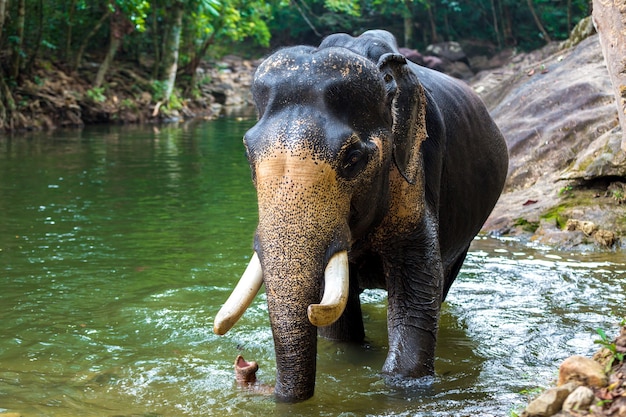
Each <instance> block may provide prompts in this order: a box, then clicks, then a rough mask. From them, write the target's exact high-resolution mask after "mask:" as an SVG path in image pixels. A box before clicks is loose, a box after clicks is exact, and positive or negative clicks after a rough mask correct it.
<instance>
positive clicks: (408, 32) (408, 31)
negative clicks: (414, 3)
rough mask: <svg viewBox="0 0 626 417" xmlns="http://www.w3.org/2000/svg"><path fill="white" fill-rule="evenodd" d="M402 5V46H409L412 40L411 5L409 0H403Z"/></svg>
mask: <svg viewBox="0 0 626 417" xmlns="http://www.w3.org/2000/svg"><path fill="white" fill-rule="evenodd" d="M404 7H406V10H405V15H404V47H405V48H410V47H411V42H412V41H413V7H411V0H404Z"/></svg>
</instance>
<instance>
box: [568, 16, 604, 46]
mask: <svg viewBox="0 0 626 417" xmlns="http://www.w3.org/2000/svg"><path fill="white" fill-rule="evenodd" d="M595 33H596V28H595V26H593V20H592V19H591V16H587V17H585V18H584V19H581V21H580V22H578V23H577V24H576V26H574V29H572V31H571V32H570V34H569V38H568V39H566V40H565V41H563V43H562V44H561V48H562V49H567V48H571V47H573V46H576V45H578V44H579V43H580V42H581V41H582V40H583V39H586V38H588V37H589V36H591V35H593V34H595Z"/></svg>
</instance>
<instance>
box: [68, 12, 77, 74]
mask: <svg viewBox="0 0 626 417" xmlns="http://www.w3.org/2000/svg"><path fill="white" fill-rule="evenodd" d="M76 1H77V0H72V1H71V3H70V7H69V11H68V13H67V35H66V36H65V59H66V60H67V62H70V56H71V53H72V28H73V26H74V11H75V10H76Z"/></svg>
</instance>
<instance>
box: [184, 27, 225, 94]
mask: <svg viewBox="0 0 626 417" xmlns="http://www.w3.org/2000/svg"><path fill="white" fill-rule="evenodd" d="M221 29H222V26H221V25H219V26H216V27H215V29H214V31H213V33H212V34H211V36H209V37H208V38H206V39H205V40H204V42H203V43H202V46H201V47H200V49H199V50H198V51H196V53H195V55H194V57H193V58H192V59H191V61H190V62H189V65H188V66H187V73H188V74H189V75H190V76H191V80H190V81H189V86H188V87H187V90H186V91H185V96H187V95H189V94H190V93H191V91H193V89H194V88H196V84H197V83H198V79H197V78H198V76H197V73H198V67H199V66H200V62H201V61H202V58H204V57H205V55H206V53H207V51H208V50H209V47H210V46H211V45H213V42H214V41H215V34H216V33H217V32H219V31H220V30H221Z"/></svg>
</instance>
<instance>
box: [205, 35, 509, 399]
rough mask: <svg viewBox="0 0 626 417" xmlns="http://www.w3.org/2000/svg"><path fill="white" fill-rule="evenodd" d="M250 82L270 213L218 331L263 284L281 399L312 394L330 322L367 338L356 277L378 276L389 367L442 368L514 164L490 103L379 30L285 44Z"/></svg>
mask: <svg viewBox="0 0 626 417" xmlns="http://www.w3.org/2000/svg"><path fill="white" fill-rule="evenodd" d="M251 90H252V95H253V98H254V101H255V104H256V108H257V111H258V120H257V122H256V124H255V125H254V126H253V127H252V128H250V129H249V130H248V131H247V132H246V133H245V135H244V139H243V141H244V145H245V150H246V155H247V158H248V162H249V164H250V168H251V173H252V181H253V183H254V186H255V188H256V193H257V199H258V215H259V218H258V226H257V228H256V231H255V234H254V243H253V248H254V251H253V255H252V257H251V259H250V262H249V264H248V266H247V268H246V270H245V271H244V273H243V275H242V277H241V279H240V281H239V282H238V284H237V285H236V287H235V289H234V290H233V292H232V294H231V295H230V297H229V298H228V300H227V301H226V303H225V304H224V305H223V306H222V308H221V309H220V311H219V312H218V314H217V315H216V317H215V322H214V329H213V330H214V332H215V333H216V334H219V335H222V334H225V333H226V332H227V331H228V330H229V329H230V328H231V327H232V326H233V325H234V324H235V322H236V321H237V320H238V319H239V318H240V317H241V315H242V314H243V313H244V311H245V309H246V308H247V307H248V306H249V305H250V303H251V302H252V300H253V298H254V297H255V295H256V294H257V292H258V291H259V290H260V288H261V286H262V285H263V284H264V285H265V291H266V296H267V304H268V311H269V315H270V326H271V328H272V334H273V338H274V349H275V355H276V366H277V370H276V386H275V399H276V400H277V401H281V402H299V401H304V400H306V399H309V398H310V397H312V396H313V395H314V389H315V373H316V355H317V352H316V349H317V335H318V332H319V334H320V336H322V337H326V338H329V339H332V340H337V341H345V342H355V343H362V342H363V341H364V340H365V331H364V325H363V318H362V314H361V305H360V298H359V297H360V293H361V292H362V291H363V290H364V289H367V288H382V289H385V290H386V291H387V297H388V310H387V327H388V343H389V346H388V349H389V350H388V355H387V358H386V360H385V362H384V365H383V367H382V375H384V376H385V378H386V380H389V381H396V380H398V379H399V380H401V381H404V380H405V379H411V380H412V379H418V378H422V377H424V376H431V375H434V358H435V344H436V338H437V329H438V319H439V314H440V308H441V304H442V302H443V301H444V299H445V297H446V295H447V293H448V290H449V288H450V285H451V284H452V282H453V281H454V279H455V277H456V276H457V274H458V273H459V270H460V269H461V266H462V264H463V262H464V259H465V257H466V254H467V252H468V249H469V246H470V243H471V242H472V240H473V239H474V238H475V236H476V235H477V234H478V233H479V232H480V230H481V227H482V225H483V224H484V222H485V220H486V219H487V217H488V216H489V214H490V213H491V211H492V209H493V207H494V206H495V204H496V202H497V200H498V198H499V196H500V193H501V191H502V188H503V186H504V181H505V178H506V174H507V169H508V150H507V147H506V144H505V141H504V138H503V136H502V134H501V133H500V131H499V129H498V127H497V126H496V124H495V123H494V121H493V120H492V118H491V117H490V115H489V113H488V111H487V109H486V108H485V106H484V104H483V103H482V101H481V100H480V98H479V97H478V96H477V95H476V94H475V93H474V92H473V91H472V89H471V88H469V87H468V86H467V85H465V84H464V83H463V82H461V81H458V80H455V79H453V78H451V77H448V76H446V75H445V74H442V73H439V72H437V71H434V70H430V69H428V68H424V67H420V66H418V65H416V64H414V63H412V62H410V61H407V60H406V58H405V57H404V56H403V55H401V54H400V53H399V52H398V46H397V43H396V40H395V38H394V36H393V35H392V34H391V33H389V32H386V31H383V30H371V31H367V32H364V33H363V34H361V35H360V36H358V37H353V36H351V35H348V34H333V35H330V36H328V37H327V38H325V39H324V40H322V42H321V43H320V45H319V46H318V47H313V46H294V47H288V48H285V49H280V50H278V51H276V52H274V53H273V54H272V55H270V56H269V57H267V58H266V59H265V60H264V61H263V62H262V63H261V64H260V65H259V67H258V68H257V70H256V71H255V75H254V78H253V82H252V86H251Z"/></svg>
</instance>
